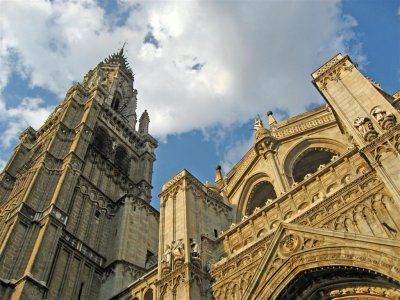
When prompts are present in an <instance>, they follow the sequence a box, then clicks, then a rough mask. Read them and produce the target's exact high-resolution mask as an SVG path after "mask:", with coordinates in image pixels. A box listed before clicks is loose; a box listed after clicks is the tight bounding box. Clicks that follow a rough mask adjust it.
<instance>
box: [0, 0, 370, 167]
mask: <svg viewBox="0 0 400 300" xmlns="http://www.w3.org/2000/svg"><path fill="white" fill-rule="evenodd" d="M119 3H120V4H122V5H121V6H120V9H121V12H125V13H127V15H126V20H124V21H125V22H124V23H123V26H116V24H115V22H113V20H112V19H111V18H109V16H111V15H112V13H110V12H105V11H104V9H103V8H101V7H100V6H99V5H98V4H97V3H96V2H95V1H89V0H86V1H78V0H75V1H61V0H58V1H57V0H56V1H28V2H27V1H22V0H15V1H6V2H3V4H2V12H1V13H0V14H1V15H0V16H1V19H2V21H1V22H2V26H1V28H2V32H1V39H2V43H1V44H2V46H1V47H2V48H1V54H0V62H1V64H2V66H3V65H4V66H6V67H5V68H2V70H1V71H0V84H2V86H0V87H4V86H5V85H6V84H7V82H8V77H9V76H10V74H11V68H10V61H11V57H12V54H13V53H16V54H17V56H16V65H15V68H14V71H17V72H19V74H20V75H22V76H25V77H26V78H27V79H28V80H29V82H30V84H31V85H32V86H39V87H43V88H46V89H49V90H51V91H52V92H55V93H57V94H58V95H60V97H62V96H63V95H64V94H65V92H66V91H67V90H68V88H69V86H70V84H71V82H72V81H73V80H76V81H80V80H81V79H82V77H83V75H84V74H85V73H86V72H87V71H88V70H89V69H90V68H93V67H94V66H95V65H96V64H97V63H98V62H99V61H100V60H102V59H103V58H104V57H106V56H107V55H108V54H110V53H111V52H114V51H115V50H116V49H117V48H118V47H120V46H121V44H122V42H123V41H125V40H127V41H128V46H127V48H126V49H127V56H128V58H129V60H130V61H131V65H132V66H133V70H134V73H135V74H136V78H135V84H136V87H137V88H138V90H139V103H138V104H139V110H140V111H143V110H144V108H147V109H148V110H149V112H150V118H151V128H150V130H151V132H152V133H153V134H154V135H156V136H158V137H160V138H162V137H164V138H165V136H167V135H168V134H173V133H181V132H187V131H190V130H192V129H202V130H205V129H207V128H210V127H213V126H219V125H222V126H230V125H231V124H237V123H243V122H245V121H246V120H248V119H249V118H251V117H254V116H255V115H256V114H257V113H264V112H265V111H267V110H274V109H275V110H276V109H284V110H287V111H288V112H289V114H290V115H293V114H297V113H299V112H302V111H303V110H304V106H305V105H306V104H307V103H311V102H315V101H316V98H319V96H318V94H317V92H316V91H315V90H314V87H313V86H312V84H311V82H310V81H311V77H310V76H309V74H310V73H311V72H312V71H313V70H314V69H315V68H317V67H318V66H319V65H320V64H322V63H323V62H325V61H326V60H328V59H329V58H330V57H332V56H333V55H335V54H336V53H337V52H339V51H342V52H346V50H352V49H351V47H349V45H350V44H352V45H353V44H355V45H356V47H353V48H354V51H355V52H354V53H353V54H355V55H357V56H359V57H360V59H361V58H363V53H362V47H361V45H360V44H357V43H354V41H355V40H356V39H357V37H356V36H355V34H354V32H353V29H354V27H355V26H357V22H356V21H355V20H354V19H353V18H351V17H349V16H346V17H343V16H342V11H341V6H340V1H339V0H337V1H313V0H309V1H307V5H305V3H304V2H303V1H174V2H168V1H127V0H125V1H122V0H121V1H120V2H119ZM149 31H151V32H152V34H153V36H154V37H155V38H156V39H157V41H158V42H159V48H156V47H155V46H154V45H152V44H143V40H144V37H145V36H146V34H147V33H148V32H149ZM350 54H351V53H350ZM196 64H201V65H202V68H201V69H200V70H197V71H196V70H193V69H192V67H193V66H194V65H196ZM24 105H25V106H24ZM24 105H22V107H20V109H22V110H24V109H25V110H24V111H25V115H24V116H28V115H29V113H28V111H30V112H37V111H40V114H41V116H40V117H36V114H35V115H32V114H31V115H29V118H28V117H26V118H25V117H21V118H19V119H18V117H17V116H16V115H13V112H12V110H11V111H9V112H8V116H9V118H14V119H18V120H19V121H16V122H17V123H18V124H22V123H23V122H27V124H32V122H33V123H39V121H40V122H42V120H43V116H42V114H44V111H48V107H46V105H45V104H44V103H36V104H33V106H34V108H31V110H29V109H28V108H27V103H25V104H24ZM43 110H44V111H43ZM10 124H11V123H10ZM24 124H25V123H24ZM16 127H17V126H16V125H15V126H14V127H13V126H11V125H10V127H9V130H10V134H11V132H14V131H15V130H16ZM19 128H20V127H19ZM237 147H239V145H238V146H237ZM232 155H233V154H232ZM226 161H227V163H228V162H229V161H230V159H229V158H228V157H227V159H226Z"/></svg>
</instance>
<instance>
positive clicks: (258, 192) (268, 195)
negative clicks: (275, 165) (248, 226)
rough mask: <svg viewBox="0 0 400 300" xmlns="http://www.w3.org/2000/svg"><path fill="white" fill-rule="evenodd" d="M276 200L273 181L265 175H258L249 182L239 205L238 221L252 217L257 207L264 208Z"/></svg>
mask: <svg viewBox="0 0 400 300" xmlns="http://www.w3.org/2000/svg"><path fill="white" fill-rule="evenodd" d="M275 198H276V192H275V188H274V185H273V181H272V179H271V178H270V177H269V176H268V175H267V174H265V173H257V174H255V175H253V176H252V177H251V178H250V179H248V180H247V182H246V184H245V187H244V189H243V191H242V193H241V196H240V200H239V203H238V214H237V220H240V218H241V217H242V216H244V215H250V214H252V213H253V212H254V210H255V209H256V208H257V207H260V208H261V207H263V206H264V205H265V204H266V202H267V201H268V200H273V199H275Z"/></svg>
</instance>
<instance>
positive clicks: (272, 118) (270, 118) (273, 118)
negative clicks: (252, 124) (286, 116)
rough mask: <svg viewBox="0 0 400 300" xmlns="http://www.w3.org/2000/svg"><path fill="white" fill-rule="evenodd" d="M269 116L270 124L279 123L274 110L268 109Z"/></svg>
mask: <svg viewBox="0 0 400 300" xmlns="http://www.w3.org/2000/svg"><path fill="white" fill-rule="evenodd" d="M267 116H268V124H269V126H270V127H271V126H273V125H275V124H276V123H278V122H277V121H276V120H275V117H274V115H273V113H272V111H267Z"/></svg>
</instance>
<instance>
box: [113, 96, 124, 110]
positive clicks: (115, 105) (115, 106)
mask: <svg viewBox="0 0 400 300" xmlns="http://www.w3.org/2000/svg"><path fill="white" fill-rule="evenodd" d="M121 99H122V97H121V94H120V93H118V92H116V93H115V95H114V98H113V101H112V102H111V108H112V109H113V110H115V111H118V110H119V106H120V104H121Z"/></svg>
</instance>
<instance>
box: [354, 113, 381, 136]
mask: <svg viewBox="0 0 400 300" xmlns="http://www.w3.org/2000/svg"><path fill="white" fill-rule="evenodd" d="M354 127H355V128H357V130H358V131H359V132H360V133H361V135H362V137H363V138H364V140H365V141H367V142H371V141H372V140H374V139H375V138H376V137H377V136H378V133H377V132H376V131H375V129H374V126H373V125H372V122H371V120H370V119H369V118H367V117H357V118H356V119H355V120H354Z"/></svg>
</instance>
